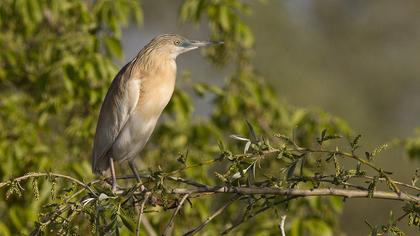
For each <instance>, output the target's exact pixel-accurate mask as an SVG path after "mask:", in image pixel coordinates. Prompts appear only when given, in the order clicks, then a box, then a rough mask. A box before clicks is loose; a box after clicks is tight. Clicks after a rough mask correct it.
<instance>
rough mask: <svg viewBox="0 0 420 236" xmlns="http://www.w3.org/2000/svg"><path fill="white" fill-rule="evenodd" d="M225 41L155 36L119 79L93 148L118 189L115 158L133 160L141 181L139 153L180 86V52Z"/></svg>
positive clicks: (96, 164) (100, 170) (99, 168)
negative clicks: (178, 73)
mask: <svg viewBox="0 0 420 236" xmlns="http://www.w3.org/2000/svg"><path fill="white" fill-rule="evenodd" d="M218 44H223V42H212V41H197V40H190V39H187V38H185V37H183V36H180V35H177V34H163V35H159V36H157V37H155V38H153V39H152V40H151V41H150V42H149V43H148V44H147V45H145V46H144V47H143V48H142V49H141V50H140V51H139V53H138V54H137V55H136V56H135V57H134V58H133V59H132V60H131V61H130V62H128V63H127V64H126V65H125V66H123V67H122V68H121V70H120V71H119V72H118V73H117V75H116V76H115V78H114V79H113V81H112V83H111V85H110V87H109V89H108V92H107V94H106V96H105V99H104V101H103V103H102V105H101V109H100V112H99V118H98V122H97V126H96V132H95V137H94V141H93V151H92V171H93V173H94V174H96V175H98V174H99V175H100V174H104V173H105V172H106V171H108V169H110V172H111V177H112V190H113V191H115V190H116V189H117V182H116V175H115V168H114V162H115V161H118V162H123V161H128V165H129V167H130V169H131V171H132V172H133V174H134V176H135V178H136V180H137V181H138V182H139V183H141V179H140V176H139V174H138V172H137V167H136V164H135V161H134V160H135V157H136V156H137V155H138V154H139V153H140V152H141V151H142V150H143V148H144V146H145V145H146V143H147V141H148V140H149V138H150V136H151V135H152V132H153V130H154V129H155V126H156V123H157V121H158V119H159V117H160V115H161V113H162V111H163V110H164V108H165V107H166V105H167V104H168V103H169V101H170V99H171V97H172V94H173V92H174V89H175V81H176V71H177V65H176V58H177V56H179V55H180V54H183V53H186V52H188V51H191V50H194V49H197V48H202V47H206V46H210V45H218Z"/></svg>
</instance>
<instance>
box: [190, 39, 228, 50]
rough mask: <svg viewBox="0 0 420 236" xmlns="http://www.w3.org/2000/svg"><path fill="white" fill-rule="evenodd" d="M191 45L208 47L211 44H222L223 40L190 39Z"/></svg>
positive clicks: (193, 46)
mask: <svg viewBox="0 0 420 236" xmlns="http://www.w3.org/2000/svg"><path fill="white" fill-rule="evenodd" d="M189 44H190V45H189V47H192V48H201V47H207V46H211V45H221V44H223V42H212V41H197V40H190V42H189Z"/></svg>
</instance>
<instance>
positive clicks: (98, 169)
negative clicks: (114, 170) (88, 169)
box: [92, 155, 110, 175]
mask: <svg viewBox="0 0 420 236" xmlns="http://www.w3.org/2000/svg"><path fill="white" fill-rule="evenodd" d="M109 167H110V166H109V156H108V155H103V156H102V157H95V155H93V157H92V172H93V173H94V174H95V175H103V173H104V172H105V171H107V170H108V169H109Z"/></svg>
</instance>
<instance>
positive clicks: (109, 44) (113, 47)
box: [104, 37, 123, 58]
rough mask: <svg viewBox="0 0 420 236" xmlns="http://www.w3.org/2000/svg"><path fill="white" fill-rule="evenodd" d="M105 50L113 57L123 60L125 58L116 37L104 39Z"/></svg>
mask: <svg viewBox="0 0 420 236" xmlns="http://www.w3.org/2000/svg"><path fill="white" fill-rule="evenodd" d="M104 43H105V48H106V50H107V51H108V53H109V54H110V55H112V56H115V57H118V58H121V57H122V56H123V52H122V46H121V42H120V40H118V39H117V38H115V37H104Z"/></svg>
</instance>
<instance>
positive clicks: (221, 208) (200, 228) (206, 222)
mask: <svg viewBox="0 0 420 236" xmlns="http://www.w3.org/2000/svg"><path fill="white" fill-rule="evenodd" d="M240 197H241V195H239V194H238V195H235V196H234V197H233V198H232V199H230V200H229V201H228V202H226V203H225V204H224V205H223V206H221V207H220V208H219V209H217V210H216V211H215V212H214V213H213V214H212V215H211V216H209V217H207V219H206V220H205V221H204V222H203V223H201V224H200V225H199V226H197V227H195V228H194V229H192V230H190V231H188V232H187V233H185V234H184V236H187V235H188V236H190V235H194V234H196V233H198V231H200V230H202V229H203V228H204V227H205V226H206V225H207V224H208V223H210V221H212V220H213V219H214V218H215V217H216V216H218V215H220V214H221V213H222V212H223V211H224V210H225V209H226V208H227V207H228V206H230V205H231V204H232V203H233V202H235V201H236V200H238V199H239V198H240Z"/></svg>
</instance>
